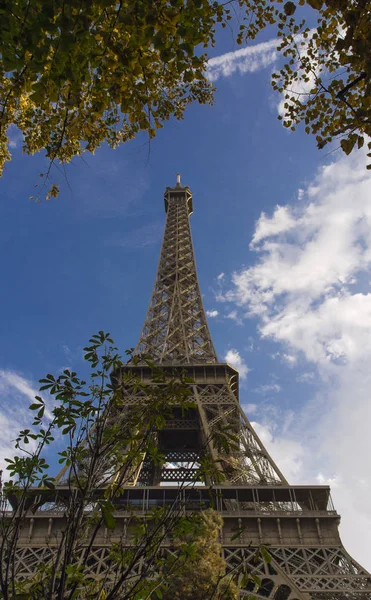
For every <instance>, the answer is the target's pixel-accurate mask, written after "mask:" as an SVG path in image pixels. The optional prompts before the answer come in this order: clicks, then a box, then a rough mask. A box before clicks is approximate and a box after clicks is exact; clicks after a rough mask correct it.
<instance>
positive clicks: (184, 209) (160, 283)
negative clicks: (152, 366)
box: [136, 173, 218, 364]
mask: <svg viewBox="0 0 371 600" xmlns="http://www.w3.org/2000/svg"><path fill="white" fill-rule="evenodd" d="M164 199H165V210H166V213H167V217H166V225H165V233H164V237H163V241H162V248H161V254H160V260H159V264H158V269H157V275H156V280H155V285H154V288H153V292H152V298H151V301H150V304H149V308H148V312H147V316H146V319H145V322H144V327H143V330H142V333H141V335H140V338H139V343H138V345H137V348H136V352H137V353H138V354H139V353H143V354H149V355H151V357H152V358H153V359H154V360H155V361H156V362H157V363H160V364H162V363H174V364H187V363H216V362H217V360H218V359H217V355H216V352H215V349H214V345H213V342H212V340H211V335H210V331H209V327H208V324H207V320H206V315H205V311H204V308H203V304H202V298H201V292H200V287H199V284H198V278H197V271H196V264H195V259H194V251H193V244H192V236H191V230H190V225H189V216H190V215H191V214H192V212H193V204H192V193H191V191H190V189H189V188H188V187H187V186H186V187H183V186H182V185H181V183H180V174H179V173H178V174H177V177H176V186H175V187H173V188H172V187H168V188H166V191H165V195H164Z"/></svg>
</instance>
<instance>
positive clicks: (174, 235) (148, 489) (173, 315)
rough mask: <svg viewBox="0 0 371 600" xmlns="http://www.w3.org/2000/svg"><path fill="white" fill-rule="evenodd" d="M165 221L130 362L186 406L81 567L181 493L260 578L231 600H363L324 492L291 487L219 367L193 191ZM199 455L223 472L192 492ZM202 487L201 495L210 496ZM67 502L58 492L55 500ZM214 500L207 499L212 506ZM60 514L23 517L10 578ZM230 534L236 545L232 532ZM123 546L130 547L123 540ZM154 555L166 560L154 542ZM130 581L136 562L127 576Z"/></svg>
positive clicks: (52, 530)
mask: <svg viewBox="0 0 371 600" xmlns="http://www.w3.org/2000/svg"><path fill="white" fill-rule="evenodd" d="M165 208H166V212H167V220H166V227H165V233H164V238H163V244H162V249H161V255H160V261H159V266H158V271H157V275H156V281H155V286H154V289H153V294H152V298H151V301H150V305H149V310H148V313H147V317H146V320H145V324H144V327H143V331H142V333H141V336H140V339H139V343H138V346H137V353H138V354H139V353H144V354H148V355H151V357H154V359H155V361H156V363H157V365H158V366H159V367H160V368H161V369H164V370H166V372H167V373H169V372H172V373H176V372H178V371H179V369H181V370H182V371H186V373H187V375H188V376H189V377H190V378H191V380H192V383H191V384H190V385H191V389H192V397H193V400H194V406H195V408H192V409H191V410H189V411H187V412H186V414H182V413H181V412H180V411H179V413H177V412H176V410H175V411H174V414H173V417H172V418H171V420H168V421H167V423H166V426H165V427H164V429H162V430H161V431H159V432H158V434H157V437H156V443H157V445H158V447H159V450H160V451H161V453H162V454H164V455H165V457H166V462H165V464H164V466H161V467H158V466H156V465H154V464H152V463H151V460H150V459H149V458H148V457H146V456H144V457H143V460H142V463H141V465H140V466H139V467H138V468H137V469H136V471H135V473H133V475H132V480H131V481H130V486H129V485H128V486H127V490H126V494H125V496H123V498H122V499H121V500H120V507H119V511H118V512H117V514H116V528H115V529H114V530H113V531H107V529H105V530H104V528H102V531H100V532H99V534H98V535H97V536H96V538H95V541H94V544H93V546H92V548H91V561H90V564H91V565H92V566H91V569H92V572H94V574H96V575H97V576H100V575H101V574H102V573H110V574H109V576H108V579H109V577H111V578H114V576H115V575H114V573H111V572H110V562H109V552H110V546H111V544H112V542H115V541H118V540H122V539H124V540H125V539H126V538H125V536H126V531H127V523H128V519H129V518H130V517H129V515H130V510H131V507H132V506H133V504H135V506H136V511H137V514H139V515H140V514H142V515H143V516H145V515H146V514H147V513H148V511H149V510H150V508H151V507H153V506H167V505H169V503H171V502H172V501H174V499H175V498H176V497H177V496H178V495H179V489H180V488H179V484H184V482H192V481H193V485H192V486H191V487H187V489H184V490H183V491H182V493H183V494H184V499H183V501H184V508H185V510H195V509H203V508H207V507H208V506H210V503H211V501H212V505H213V506H215V507H216V509H217V510H218V512H219V513H220V514H221V516H222V517H223V520H224V526H223V529H222V531H221V532H220V541H221V543H222V546H223V552H224V557H225V560H226V563H227V566H228V568H229V569H230V570H234V569H236V567H237V568H238V567H239V566H241V565H244V566H247V567H248V568H249V569H250V570H251V571H252V572H253V573H255V574H256V575H258V576H259V577H260V579H261V585H260V586H258V585H257V584H254V583H253V582H249V584H248V587H247V588H246V589H244V590H241V596H242V597H243V596H247V595H249V594H250V593H251V592H253V593H254V594H255V596H256V597H257V598H261V599H262V598H268V599H270V600H370V598H371V576H370V574H369V573H368V572H367V571H366V570H365V569H363V568H362V567H361V566H360V565H359V564H358V563H357V562H356V561H354V560H353V559H352V558H351V557H350V556H349V555H348V553H347V552H346V550H345V549H344V547H343V545H342V543H341V540H340V537H339V532H338V525H339V515H338V514H337V512H336V510H335V509H334V507H333V505H332V501H331V496H330V489H329V488H328V487H327V486H290V485H289V484H288V482H287V481H286V479H285V478H284V476H283V475H282V473H281V472H280V470H279V469H278V467H277V465H276V464H275V463H274V461H273V460H272V458H271V457H270V455H269V454H268V452H267V450H266V449H265V448H264V445H263V444H262V442H261V441H260V440H259V437H258V436H257V435H256V433H255V431H254V429H253V428H252V426H251V424H250V423H249V421H248V419H247V418H246V416H245V414H244V413H243V411H242V409H241V407H240V404H239V397H238V391H239V388H238V372H237V371H236V370H235V369H234V368H232V367H231V366H230V365H228V364H225V363H220V362H219V361H218V358H217V355H216V352H215V349H214V346H213V343H212V340H211V336H210V332H209V329H208V325H207V320H206V316H205V312H204V309H203V305H202V298H201V293H200V289H199V284H198V279H197V272H196V266H195V260H194V252H193V245H192V238H191V232H190V226H189V216H190V214H191V213H192V194H191V192H190V190H189V188H188V187H182V186H181V185H180V179H179V178H178V182H177V185H176V187H174V188H167V189H166V192H165ZM127 371H130V372H132V371H134V372H135V374H136V375H137V376H138V377H140V378H141V379H142V380H143V381H145V382H147V383H148V382H150V381H151V375H150V369H149V368H148V367H147V366H146V365H145V364H141V363H139V364H137V365H135V366H133V365H128V366H126V367H124V368H123V369H122V370H121V371H120V372H119V373H116V375H115V381H116V385H120V386H122V389H123V398H124V403H125V407H124V410H130V407H132V406H135V405H138V403H142V402H143V401H145V397H143V392H141V391H140V390H137V389H135V390H133V389H132V388H130V387H126V388H125V377H123V375H124V374H125V372H127ZM225 426H228V427H229V428H230V429H232V431H233V432H234V433H235V434H236V435H237V436H238V440H239V444H238V446H237V449H236V450H235V451H234V453H233V454H232V455H231V454H228V455H226V454H225V453H223V451H222V450H220V448H218V447H217V446H216V445H215V444H214V442H213V439H214V438H215V434H216V433H217V432H218V428H220V427H225ZM204 453H209V454H210V456H211V457H212V458H213V459H215V460H216V461H217V463H218V464H219V465H220V469H221V470H222V471H223V474H224V476H225V480H224V483H223V485H218V484H216V483H215V482H213V481H209V482H207V483H208V484H209V485H207V486H202V485H198V484H197V483H196V484H194V482H195V481H196V482H197V472H198V468H199V459H200V458H201V456H202V455H203V454H204ZM210 490H211V491H210ZM63 493H66V494H68V490H67V489H66V490H65V492H64V490H63V486H59V494H62V495H63ZM211 495H212V496H213V499H212V498H211ZM63 518H64V517H63V514H62V513H58V512H55V513H53V511H49V512H47V511H44V512H41V513H38V514H36V515H34V516H33V517H31V518H30V519H29V521H28V527H25V528H24V531H23V534H22V535H23V538H22V540H21V544H20V547H19V550H18V561H19V564H18V572H19V573H20V574H21V575H22V574H23V576H24V577H29V576H31V575H32V573H33V572H34V570H35V567H36V565H37V564H40V562H44V563H46V562H47V561H49V560H51V558H52V556H53V544H52V543H51V540H52V539H54V540H58V539H59V537H60V535H61V533H60V532H61V531H63ZM236 530H237V531H239V532H240V533H239V535H238V536H237V537H236V535H235V532H236ZM127 543H128V544H129V545H130V540H129V539H128V542H127ZM261 544H266V545H269V551H270V553H271V555H272V558H273V560H272V562H271V563H270V564H266V563H264V562H263V561H262V560H261V561H260V562H258V563H256V562H254V560H253V558H254V556H255V553H256V548H257V547H259V545H261ZM162 552H164V553H172V552H174V549H173V547H172V545H171V542H170V541H168V542H167V541H166V540H164V544H163V548H162ZM135 568H136V569H137V571H138V575H139V573H140V570H141V568H143V565H142V566H141V564H138V565H137V566H136V567H135Z"/></svg>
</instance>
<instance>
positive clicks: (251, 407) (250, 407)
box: [242, 402, 258, 416]
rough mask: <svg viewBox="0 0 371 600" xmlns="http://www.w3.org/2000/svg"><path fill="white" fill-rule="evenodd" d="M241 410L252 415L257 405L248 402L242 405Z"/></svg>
mask: <svg viewBox="0 0 371 600" xmlns="http://www.w3.org/2000/svg"><path fill="white" fill-rule="evenodd" d="M242 410H243V411H244V412H245V413H246V414H247V415H248V416H249V415H254V414H255V413H256V412H257V410H258V405H257V404H253V403H251V402H249V403H248V404H243V405H242Z"/></svg>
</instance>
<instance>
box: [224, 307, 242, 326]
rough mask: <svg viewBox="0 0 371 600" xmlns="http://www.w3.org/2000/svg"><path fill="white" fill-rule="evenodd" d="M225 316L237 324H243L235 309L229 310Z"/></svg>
mask: <svg viewBox="0 0 371 600" xmlns="http://www.w3.org/2000/svg"><path fill="white" fill-rule="evenodd" d="M225 318H226V319H230V320H231V321H234V322H235V323H236V324H237V325H242V324H243V321H242V319H241V317H239V315H238V313H237V311H236V310H231V312H229V313H228V314H227V315H226V317H225Z"/></svg>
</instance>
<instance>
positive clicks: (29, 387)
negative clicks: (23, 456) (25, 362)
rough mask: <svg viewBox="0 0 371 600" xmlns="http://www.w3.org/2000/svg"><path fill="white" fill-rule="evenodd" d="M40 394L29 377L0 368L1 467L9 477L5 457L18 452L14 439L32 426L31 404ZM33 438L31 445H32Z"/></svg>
mask: <svg viewBox="0 0 371 600" xmlns="http://www.w3.org/2000/svg"><path fill="white" fill-rule="evenodd" d="M35 395H40V394H39V392H38V391H37V389H36V386H34V385H33V383H32V382H30V381H29V380H28V379H26V378H24V377H23V376H21V375H20V374H18V373H16V372H14V371H11V370H4V369H2V370H0V431H1V432H2V435H1V436H0V468H1V469H2V470H3V476H4V477H5V478H7V471H6V463H5V462H4V459H5V458H11V457H12V456H14V454H15V453H16V452H15V450H14V440H15V439H16V437H17V436H18V433H19V431H20V429H23V428H26V427H28V428H29V427H30V423H31V421H32V419H31V415H30V412H29V410H28V407H29V405H30V404H31V402H32V401H33V400H34V398H35ZM32 445H33V443H32V440H31V444H30V446H32Z"/></svg>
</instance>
